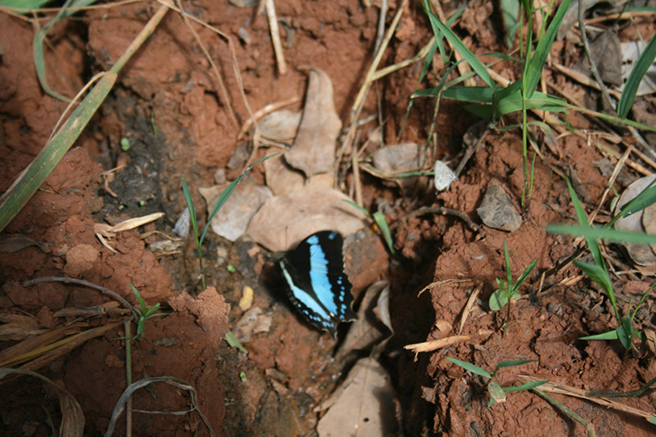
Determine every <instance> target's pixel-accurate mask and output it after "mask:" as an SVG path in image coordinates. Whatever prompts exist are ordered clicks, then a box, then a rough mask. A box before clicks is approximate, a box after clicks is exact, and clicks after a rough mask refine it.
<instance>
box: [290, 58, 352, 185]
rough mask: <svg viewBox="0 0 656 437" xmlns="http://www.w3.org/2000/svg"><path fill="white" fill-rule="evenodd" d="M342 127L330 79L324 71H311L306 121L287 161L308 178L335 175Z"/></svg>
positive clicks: (300, 128) (305, 110) (303, 122)
mask: <svg viewBox="0 0 656 437" xmlns="http://www.w3.org/2000/svg"><path fill="white" fill-rule="evenodd" d="M341 127H342V122H341V121H340V119H339V117H338V116H337V113H336V112H335V104H334V103H333V85H332V83H331V81H330V78H329V77H328V75H327V74H326V73H324V72H323V71H321V70H318V69H314V70H310V75H309V80H308V90H307V98H306V99H305V108H304V110H303V119H302V120H301V125H300V126H299V129H298V134H297V135H296V141H294V146H293V147H292V148H291V149H290V150H288V151H287V152H285V155H284V156H285V161H287V163H288V164H289V165H290V166H292V167H293V168H295V169H297V170H300V171H302V172H303V173H304V174H305V176H306V177H307V178H308V179H310V178H312V176H313V175H315V174H319V173H329V172H332V170H333V167H334V164H335V146H336V142H337V136H338V135H339V131H340V129H341Z"/></svg>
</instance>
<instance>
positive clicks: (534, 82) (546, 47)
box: [522, 0, 572, 99]
mask: <svg viewBox="0 0 656 437" xmlns="http://www.w3.org/2000/svg"><path fill="white" fill-rule="evenodd" d="M571 4H572V0H563V2H562V3H561V4H560V6H559V7H558V10H557V11H556V15H554V17H553V19H552V20H551V23H549V27H547V31H546V32H545V33H544V35H543V36H542V38H540V41H539V42H538V45H537V47H536V48H535V53H533V56H532V57H531V60H530V61H529V64H528V66H527V68H526V75H525V76H524V78H523V79H522V80H523V81H524V92H525V94H524V95H525V97H526V98H527V99H530V98H531V97H532V96H533V93H534V92H535V90H536V89H537V86H538V82H539V81H540V78H541V77H542V68H543V67H544V63H545V61H546V60H547V56H548V55H549V51H550V50H551V46H552V44H553V42H554V39H555V38H556V35H557V34H558V29H559V28H560V25H561V24H562V22H563V18H564V17H565V13H566V12H567V10H568V9H569V7H570V5H571Z"/></svg>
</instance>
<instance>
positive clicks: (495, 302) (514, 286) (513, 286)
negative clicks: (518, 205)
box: [489, 239, 538, 323]
mask: <svg viewBox="0 0 656 437" xmlns="http://www.w3.org/2000/svg"><path fill="white" fill-rule="evenodd" d="M503 253H504V255H505V257H506V280H505V281H504V280H503V279H500V278H497V285H498V286H499V288H498V289H497V290H496V291H495V292H494V293H492V296H490V300H489V305H490V309H491V310H492V311H498V310H500V309H501V308H503V306H504V305H505V304H506V303H507V304H508V320H510V300H511V299H517V298H519V297H521V294H519V287H521V286H522V284H523V283H524V281H526V278H528V275H530V274H531V272H532V271H533V269H534V268H535V265H536V264H537V263H538V260H537V259H535V260H534V261H533V262H532V263H531V264H529V265H528V267H526V268H525V269H524V271H523V272H522V274H521V275H520V276H519V278H517V281H515V282H513V280H512V271H511V269H510V254H509V253H508V243H507V242H506V240H505V239H504V240H503ZM506 323H507V322H506Z"/></svg>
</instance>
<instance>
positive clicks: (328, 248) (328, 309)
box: [279, 231, 356, 337]
mask: <svg viewBox="0 0 656 437" xmlns="http://www.w3.org/2000/svg"><path fill="white" fill-rule="evenodd" d="M342 244H343V238H342V236H341V235H340V234H339V232H335V231H321V232H317V233H316V234H312V235H310V236H309V237H307V238H306V239H305V240H303V241H301V242H300V243H299V245H298V247H296V249H295V250H294V251H292V252H290V253H289V254H287V257H286V258H283V259H282V260H281V261H280V263H279V265H280V270H281V272H282V276H283V277H284V279H285V282H286V283H287V295H288V297H289V300H291V302H292V303H293V304H294V306H295V307H296V308H297V309H298V311H299V312H300V313H301V314H302V315H303V317H304V318H305V319H306V320H307V322H308V323H310V324H311V325H312V326H314V327H315V328H317V329H319V330H322V331H327V332H330V334H331V335H332V336H333V337H336V334H337V325H339V324H340V323H341V322H350V321H353V320H355V319H356V316H355V313H354V312H353V309H352V308H351V306H352V305H353V295H352V294H351V282H350V281H349V279H348V276H346V274H345V273H344V257H343V255H342Z"/></svg>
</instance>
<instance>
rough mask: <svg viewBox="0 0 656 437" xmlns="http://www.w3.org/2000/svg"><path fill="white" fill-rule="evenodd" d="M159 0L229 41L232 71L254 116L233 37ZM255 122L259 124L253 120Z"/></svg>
mask: <svg viewBox="0 0 656 437" xmlns="http://www.w3.org/2000/svg"><path fill="white" fill-rule="evenodd" d="M158 2H159V3H160V4H162V5H165V6H167V7H169V8H170V9H172V10H174V11H176V12H177V13H178V14H182V15H184V16H186V17H188V18H189V19H190V20H192V21H195V22H196V23H198V24H200V25H201V26H203V27H205V28H207V29H209V30H211V31H212V32H214V33H216V34H217V35H219V36H221V37H222V38H223V39H225V40H226V41H227V42H228V48H229V49H230V54H231V55H232V71H233V73H234V75H235V80H236V81H237V86H238V87H239V93H240V95H241V98H242V100H243V101H244V106H245V107H246V111H248V115H249V116H250V117H251V118H253V111H251V106H250V105H249V104H248V99H247V98H246V92H245V91H244V83H243V81H242V80H241V72H240V70H239V61H238V60H237V50H236V49H235V43H234V42H233V41H232V38H230V37H229V36H228V35H227V34H225V33H223V32H221V31H220V30H219V29H217V28H216V27H214V26H211V25H210V24H207V23H206V22H204V21H202V20H199V19H198V18H196V17H194V16H193V15H190V14H188V13H187V12H185V11H183V10H182V9H180V8H179V7H177V6H176V5H174V4H173V3H172V2H171V1H170V0H158ZM253 123H254V124H257V123H255V122H253Z"/></svg>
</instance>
